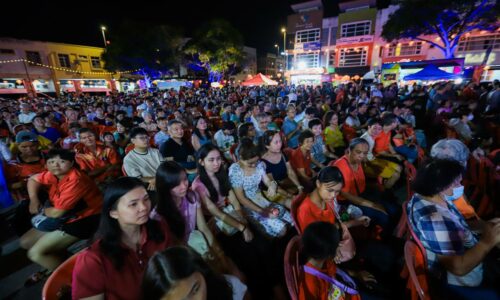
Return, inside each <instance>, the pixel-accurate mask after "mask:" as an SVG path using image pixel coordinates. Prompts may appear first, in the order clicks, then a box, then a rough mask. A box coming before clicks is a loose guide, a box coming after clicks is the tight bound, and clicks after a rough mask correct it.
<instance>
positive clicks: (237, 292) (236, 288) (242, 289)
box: [224, 274, 247, 300]
mask: <svg viewBox="0 0 500 300" xmlns="http://www.w3.org/2000/svg"><path fill="white" fill-rule="evenodd" d="M224 277H225V278H226V281H227V282H228V283H229V285H230V286H231V289H232V290H233V300H243V298H244V297H245V294H246V292H247V286H246V285H245V284H244V283H243V282H241V280H240V279H239V278H238V277H236V276H233V275H229V274H224Z"/></svg>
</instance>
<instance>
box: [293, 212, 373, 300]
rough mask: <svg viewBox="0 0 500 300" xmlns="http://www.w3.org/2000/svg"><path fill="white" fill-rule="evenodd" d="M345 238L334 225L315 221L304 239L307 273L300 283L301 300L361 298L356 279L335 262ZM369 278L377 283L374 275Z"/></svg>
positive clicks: (305, 268) (303, 255)
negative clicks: (341, 241) (342, 238)
mask: <svg viewBox="0 0 500 300" xmlns="http://www.w3.org/2000/svg"><path fill="white" fill-rule="evenodd" d="M341 237H342V235H341V233H340V228H339V227H338V226H337V225H336V224H333V223H330V222H314V223H311V224H310V225H309V226H308V227H307V228H306V230H305V231H304V234H303V235H302V240H301V241H302V251H301V254H302V257H303V259H304V260H305V265H304V273H305V274H304V277H303V278H302V280H301V282H300V283H299V297H298V298H299V300H329V299H360V294H359V291H358V290H356V285H355V284H354V282H353V280H352V279H351V278H350V277H349V275H347V274H346V273H344V272H343V271H341V270H340V269H338V268H337V266H336V265H335V262H334V257H335V255H336V253H337V248H338V246H339V244H340V240H341ZM337 273H339V274H342V277H339V276H336V275H337ZM366 279H367V281H372V282H376V280H375V278H374V277H373V276H371V275H366ZM349 283H350V284H349ZM346 287H347V288H349V289H347V288H346Z"/></svg>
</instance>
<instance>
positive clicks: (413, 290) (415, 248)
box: [404, 240, 430, 300]
mask: <svg viewBox="0 0 500 300" xmlns="http://www.w3.org/2000/svg"><path fill="white" fill-rule="evenodd" d="M404 252H405V262H406V267H407V269H408V273H409V275H410V276H409V278H408V284H407V287H408V288H409V289H410V295H411V299H412V300H416V299H420V300H428V299H430V296H429V284H428V281H427V275H426V272H427V258H426V256H425V249H424V248H423V246H422V245H421V244H420V242H419V241H418V240H417V241H415V240H407V241H406V243H405V248H404Z"/></svg>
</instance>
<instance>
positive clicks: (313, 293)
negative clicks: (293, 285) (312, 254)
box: [299, 261, 345, 300]
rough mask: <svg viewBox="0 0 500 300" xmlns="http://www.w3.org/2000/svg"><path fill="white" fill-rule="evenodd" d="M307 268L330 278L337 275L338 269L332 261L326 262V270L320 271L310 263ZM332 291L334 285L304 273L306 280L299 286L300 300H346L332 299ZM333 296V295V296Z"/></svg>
mask: <svg viewBox="0 0 500 300" xmlns="http://www.w3.org/2000/svg"><path fill="white" fill-rule="evenodd" d="M306 266H308V267H311V268H313V269H316V270H318V271H320V272H321V273H323V274H325V275H328V276H331V277H333V276H335V274H336V273H337V267H336V266H335V264H334V263H333V262H332V261H326V262H325V266H324V268H321V269H318V268H316V267H315V266H313V265H312V264H310V263H307V264H306ZM331 292H333V291H332V285H331V284H330V283H329V282H327V281H326V280H323V279H321V278H318V277H317V276H315V275H312V274H309V273H306V272H304V279H303V281H302V282H301V283H300V285H299V300H312V299H314V300H330V299H345V298H330V294H331ZM331 296H333V295H331Z"/></svg>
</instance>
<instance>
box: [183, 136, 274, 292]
mask: <svg viewBox="0 0 500 300" xmlns="http://www.w3.org/2000/svg"><path fill="white" fill-rule="evenodd" d="M221 155H222V154H221V152H220V151H219V149H218V148H217V147H216V146H214V145H212V144H206V145H203V146H202V147H201V148H200V150H198V153H197V162H198V174H199V176H198V177H196V179H195V180H194V181H193V185H192V188H193V190H194V191H196V192H197V193H198V194H199V195H200V198H201V200H202V204H203V208H205V209H206V210H207V211H208V213H209V214H210V215H211V216H213V217H214V218H215V226H216V230H217V233H218V234H217V240H218V241H219V242H220V243H221V246H222V247H223V249H224V252H225V253H226V254H227V255H228V256H229V257H231V259H232V260H233V261H234V262H235V263H236V265H237V266H238V268H239V269H240V270H241V271H242V272H243V273H244V274H245V275H246V278H247V282H248V286H249V289H250V292H251V294H252V295H253V297H254V298H255V299H263V298H265V297H267V296H269V295H271V293H272V288H273V287H274V286H276V285H278V283H279V282H278V281H277V279H279V278H280V275H281V273H282V268H280V267H279V266H280V264H277V263H276V262H277V261H279V260H280V259H281V260H282V256H280V257H279V258H276V259H273V256H272V255H269V254H270V253H272V251H273V248H272V247H273V245H272V244H271V243H270V242H269V241H268V240H267V239H266V238H265V237H264V236H263V235H262V234H260V233H259V232H255V231H254V230H253V229H252V228H251V225H250V224H249V223H248V220H247V218H246V215H245V213H244V212H243V211H242V209H241V205H240V203H239V202H238V200H237V199H236V195H235V194H234V192H233V190H232V188H231V184H230V182H229V177H228V173H227V169H226V168H225V167H224V165H223V163H222V161H223V159H222V156H221Z"/></svg>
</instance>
